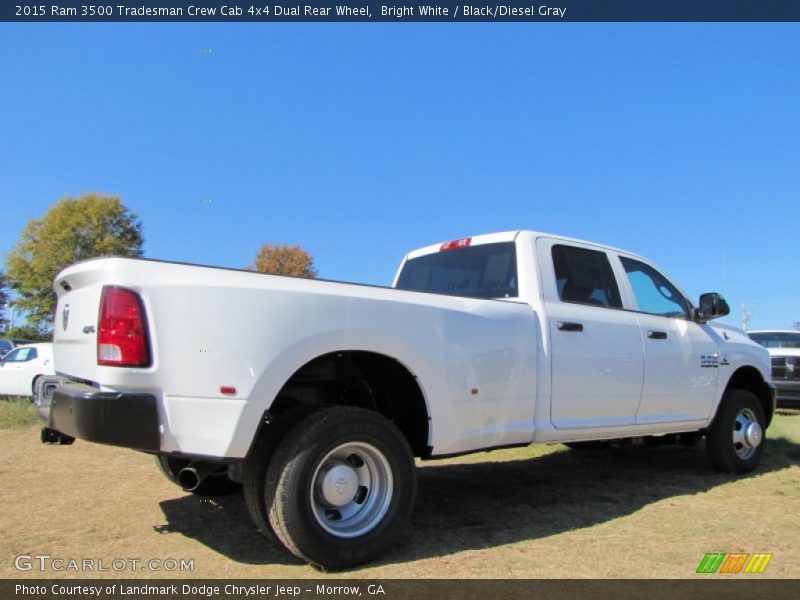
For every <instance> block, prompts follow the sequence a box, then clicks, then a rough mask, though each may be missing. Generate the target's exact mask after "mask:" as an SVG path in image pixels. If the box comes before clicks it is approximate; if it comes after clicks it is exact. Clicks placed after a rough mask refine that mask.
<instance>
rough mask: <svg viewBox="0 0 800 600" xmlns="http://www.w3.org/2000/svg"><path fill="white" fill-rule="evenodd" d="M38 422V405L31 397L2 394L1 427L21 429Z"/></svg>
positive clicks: (0, 405)
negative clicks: (34, 403)
mask: <svg viewBox="0 0 800 600" xmlns="http://www.w3.org/2000/svg"><path fill="white" fill-rule="evenodd" d="M38 423H39V418H38V417H37V416H36V407H35V406H34V405H33V402H31V399H30V398H25V397H22V396H0V429H19V428H20V427H30V426H31V425H37V424H38Z"/></svg>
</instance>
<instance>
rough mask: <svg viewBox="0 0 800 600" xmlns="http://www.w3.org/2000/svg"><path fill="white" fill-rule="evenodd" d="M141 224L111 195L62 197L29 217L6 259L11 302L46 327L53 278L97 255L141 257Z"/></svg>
mask: <svg viewBox="0 0 800 600" xmlns="http://www.w3.org/2000/svg"><path fill="white" fill-rule="evenodd" d="M143 239H144V238H143V236H142V224H141V222H140V221H139V219H138V217H137V216H136V215H135V214H134V213H132V212H130V211H129V210H128V209H127V208H126V207H125V205H124V204H123V203H122V201H121V200H120V199H119V198H118V197H115V196H102V195H99V194H85V195H83V196H80V197H78V198H72V197H69V196H68V197H66V198H64V199H63V200H61V201H60V202H58V203H57V204H55V205H54V206H53V207H51V208H50V210H48V211H47V213H46V214H45V215H44V217H42V218H41V219H31V220H30V221H28V224H27V225H26V226H25V228H24V229H23V230H22V234H21V235H20V239H19V241H18V242H17V244H16V245H15V246H14V248H12V250H11V252H10V253H9V254H8V257H7V258H6V279H7V280H8V283H9V284H10V286H11V287H12V288H13V289H14V290H15V291H16V292H17V295H18V298H17V299H16V300H15V302H14V304H15V306H17V307H19V308H21V309H24V310H26V311H27V320H28V323H29V324H31V325H33V326H34V327H40V328H41V327H44V328H47V327H49V326H50V324H51V323H52V320H53V312H54V310H55V301H56V296H55V294H54V293H53V279H55V276H56V275H57V274H58V272H59V271H61V270H62V269H63V268H64V267H67V266H69V265H71V264H72V263H74V262H77V261H80V260H86V259H88V258H93V257H96V256H104V255H116V256H141V255H142V243H143Z"/></svg>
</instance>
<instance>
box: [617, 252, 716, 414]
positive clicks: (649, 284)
mask: <svg viewBox="0 0 800 600" xmlns="http://www.w3.org/2000/svg"><path fill="white" fill-rule="evenodd" d="M619 260H620V262H621V265H622V268H623V269H624V271H625V274H626V277H627V284H628V285H629V287H630V291H631V293H632V295H633V299H634V301H635V302H636V306H637V310H638V311H639V312H638V318H639V324H640V327H641V333H642V341H643V343H644V364H645V366H644V387H643V389H642V402H641V404H640V406H639V410H638V412H637V414H636V422H637V423H640V424H648V423H661V422H665V423H666V422H678V421H694V420H704V419H706V418H707V417H708V416H709V415H710V414H711V410H712V408H713V406H714V399H715V398H716V392H717V379H718V372H719V368H718V365H719V359H720V357H719V344H718V341H717V334H716V333H714V331H713V330H712V329H711V327H709V326H708V325H705V324H700V323H697V322H695V321H694V320H693V319H692V318H691V305H690V303H689V302H688V300H686V298H685V297H684V295H683V294H682V293H681V292H680V291H679V290H678V288H677V287H675V286H674V285H673V284H672V283H671V282H670V281H669V280H668V279H667V278H666V277H665V276H664V275H662V274H661V273H660V272H659V271H658V270H657V269H655V268H654V267H653V266H651V265H648V264H647V263H644V262H642V261H641V260H638V259H634V258H631V257H626V256H620V257H619Z"/></svg>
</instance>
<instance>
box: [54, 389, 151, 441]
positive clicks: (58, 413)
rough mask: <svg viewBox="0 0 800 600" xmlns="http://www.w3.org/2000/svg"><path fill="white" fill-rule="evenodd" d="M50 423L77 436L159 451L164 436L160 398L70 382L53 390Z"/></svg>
mask: <svg viewBox="0 0 800 600" xmlns="http://www.w3.org/2000/svg"><path fill="white" fill-rule="evenodd" d="M47 422H48V427H50V428H51V429H56V430H58V431H60V432H61V433H66V434H67V435H71V436H73V437H76V438H79V439H82V440H86V441H88V442H97V443H98V444H110V445H112V446H124V447H126V448H134V449H136V450H148V451H158V450H159V446H160V436H159V427H158V409H157V407H156V398H155V396H153V395H152V394H145V393H118V392H100V391H98V390H97V389H96V388H93V387H90V386H88V385H81V384H76V383H69V384H65V385H59V386H58V387H56V388H55V389H54V390H53V398H52V402H51V404H50V415H49V419H48V420H47Z"/></svg>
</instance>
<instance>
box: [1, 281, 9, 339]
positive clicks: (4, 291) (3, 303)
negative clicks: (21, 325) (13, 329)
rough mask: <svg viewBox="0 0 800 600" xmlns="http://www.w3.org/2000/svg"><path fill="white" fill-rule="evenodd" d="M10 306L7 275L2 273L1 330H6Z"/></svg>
mask: <svg viewBox="0 0 800 600" xmlns="http://www.w3.org/2000/svg"><path fill="white" fill-rule="evenodd" d="M7 308H8V289H7V288H6V277H5V275H3V274H2V273H0V331H3V330H5V328H6V326H7V325H8V319H7V318H6V316H5V311H6V309H7Z"/></svg>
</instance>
